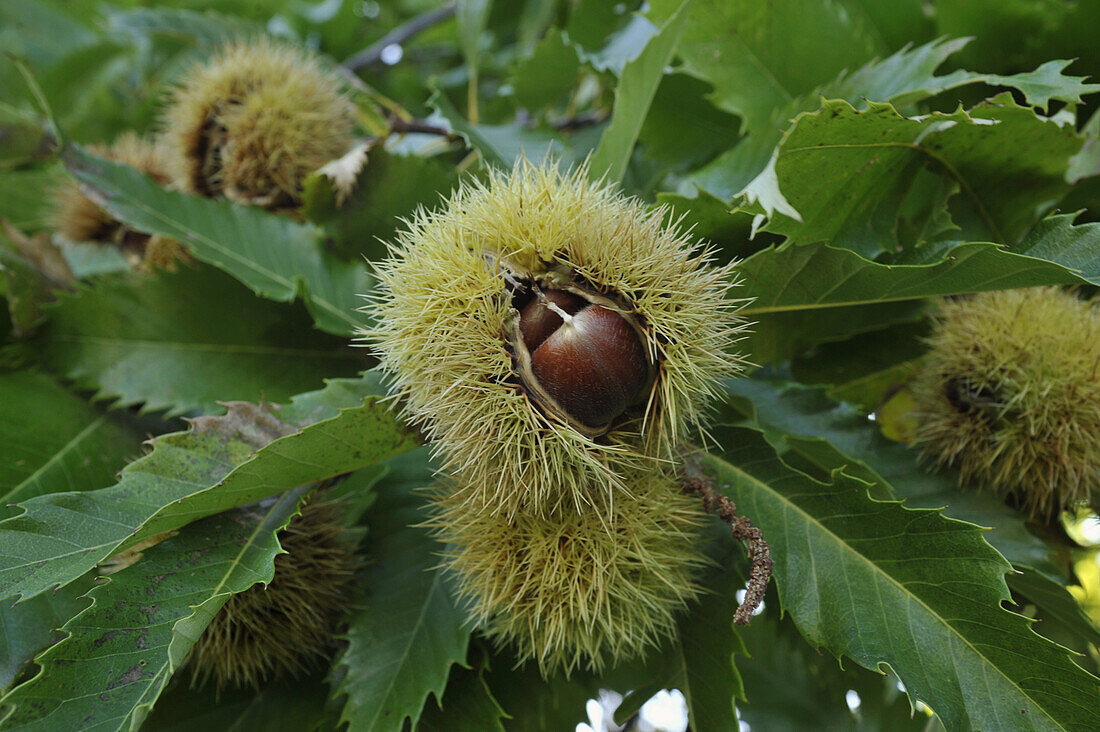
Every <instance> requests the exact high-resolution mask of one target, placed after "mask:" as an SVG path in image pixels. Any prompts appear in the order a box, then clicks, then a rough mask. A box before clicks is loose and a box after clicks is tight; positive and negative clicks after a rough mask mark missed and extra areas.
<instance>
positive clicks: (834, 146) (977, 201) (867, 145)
mask: <svg viewBox="0 0 1100 732" xmlns="http://www.w3.org/2000/svg"><path fill="white" fill-rule="evenodd" d="M796 124H797V122H796ZM924 132H927V130H924ZM922 139H923V137H922ZM889 147H900V148H907V149H910V150H916V151H917V152H919V153H921V154H923V155H925V156H927V157H929V158H931V159H933V160H935V161H936V162H937V163H939V164H940V165H942V166H943V167H944V168H945V169H946V170H947V172H948V173H949V174H950V175H951V177H952V178H954V179H955V180H956V181H957V182H958V184H959V185H960V186H961V187H962V189H963V190H964V191H965V192H966V194H967V195H969V196H970V198H971V199H973V201H974V205H976V206H977V207H978V212H979V213H980V214H981V215H982V219H983V220H984V222H985V224H986V225H987V226H989V230H990V231H992V232H993V233H994V235H996V238H997V240H998V241H1004V235H1003V234H1002V233H1001V230H1000V228H999V227H998V226H997V224H996V222H994V221H993V218H992V217H991V216H990V214H989V211H988V209H987V208H986V206H985V202H984V201H982V199H981V198H979V197H978V193H977V192H976V191H975V190H974V189H973V188H972V187H971V186H970V183H969V182H968V181H967V180H966V179H965V178H964V177H963V176H962V174H961V173H959V171H958V170H956V169H955V166H953V165H952V164H951V163H949V162H948V161H947V160H946V159H945V158H944V157H943V156H941V155H937V154H936V153H934V152H932V151H931V150H929V149H927V148H925V147H923V146H922V145H918V144H917V143H913V142H861V143H859V144H854V143H829V144H824V145H817V146H815V147H792V148H784V149H783V152H784V153H785V154H791V155H793V154H794V153H801V152H814V151H815V150H845V149H848V150H867V149H873V148H889Z"/></svg>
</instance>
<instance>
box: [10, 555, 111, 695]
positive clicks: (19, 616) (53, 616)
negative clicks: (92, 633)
mask: <svg viewBox="0 0 1100 732" xmlns="http://www.w3.org/2000/svg"><path fill="white" fill-rule="evenodd" d="M93 579H94V578H93V577H92V576H91V574H88V575H86V576H84V577H82V578H81V579H79V580H77V581H76V582H71V583H69V584H68V585H66V586H65V587H62V588H61V589H60V590H58V591H57V592H51V593H48V594H45V595H39V596H38V597H35V598H33V599H31V600H28V601H27V602H21V603H19V604H18V605H12V604H11V603H8V602H3V603H0V690H6V689H8V688H9V687H10V686H11V685H12V681H14V680H15V679H16V678H18V677H19V676H20V675H21V674H23V673H26V672H27V671H29V667H28V664H30V662H31V660H32V659H33V658H34V657H35V656H37V655H38V653H39V652H41V651H42V650H44V649H46V648H47V647H49V646H51V645H53V644H54V643H56V642H57V641H59V640H61V639H62V638H64V637H65V634H64V633H62V632H60V631H59V630H58V629H59V628H60V627H61V626H62V625H64V624H65V622H66V621H67V620H68V619H69V618H71V617H73V616H74V615H76V614H77V613H78V612H80V611H81V610H83V609H84V608H85V607H87V605H88V600H87V599H86V597H85V596H84V593H86V592H87V591H88V590H89V589H90V588H91V586H92V580H93Z"/></svg>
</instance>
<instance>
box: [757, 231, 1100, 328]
mask: <svg viewBox="0 0 1100 732" xmlns="http://www.w3.org/2000/svg"><path fill="white" fill-rule="evenodd" d="M826 246H827V245H826ZM964 248H965V249H968V250H969V251H964V252H963V253H962V255H960V253H959V250H961V249H964ZM984 248H989V249H992V250H996V251H1000V252H1003V253H1004V254H1007V255H1010V256H1012V257H1013V258H1015V259H1017V260H1031V261H1034V262H1035V265H1034V266H1033V267H1032V269H1044V268H1045V267H1047V266H1054V267H1058V268H1060V269H1064V270H1065V271H1066V272H1068V273H1071V274H1075V275H1078V276H1079V277H1081V278H1082V279H1084V277H1083V276H1081V275H1080V274H1079V273H1080V270H1079V269H1074V268H1072V267H1070V266H1069V265H1067V264H1065V263H1062V262H1059V261H1055V260H1052V259H1039V258H1038V257H1034V256H1032V255H1031V254H1029V253H1026V252H1024V253H1021V252H1014V251H1009V250H1008V249H1005V248H1004V247H1001V246H1000V245H998V244H993V243H991V242H961V243H959V245H958V246H957V247H955V248H954V249H951V250H948V251H946V252H944V258H943V259H941V260H940V261H938V262H932V263H930V264H882V263H879V262H874V261H872V260H869V259H865V260H864V261H865V262H866V264H865V266H866V267H873V268H880V267H881V268H886V269H889V270H891V271H893V270H899V271H907V270H918V269H930V268H932V267H939V266H942V265H945V264H948V263H952V266H953V267H958V266H959V265H960V264H961V262H963V261H966V260H965V259H962V256H963V255H965V257H966V259H969V258H970V257H971V256H974V255H976V254H979V253H980V252H981V251H982V249H984ZM765 251H768V250H765ZM836 251H838V252H843V251H844V250H841V249H836ZM850 255H851V256H853V257H859V258H860V259H863V258H862V257H860V255H858V254H856V253H855V252H850ZM753 256H757V255H753ZM746 261H748V260H746ZM811 264H813V262H812V261H811V260H807V261H805V262H803V263H801V265H800V266H799V268H798V269H796V270H794V271H792V272H791V273H790V274H789V275H788V277H787V281H786V283H785V284H784V285H783V286H782V287H781V288H779V290H778V293H777V295H776V299H781V298H782V296H783V295H784V294H785V293H786V292H787V290H788V288H789V287H790V286H791V284H792V283H794V282H795V281H796V280H797V279H798V276H799V275H800V274H801V273H802V272H804V271H805V269H806V267H809V266H810V265H811ZM1027 271H1028V270H1026V269H1024V268H1023V267H1019V268H1017V269H1013V270H1010V271H1005V272H1003V273H1002V274H999V275H998V276H996V277H989V278H987V279H984V280H974V281H973V282H971V285H970V288H969V289H967V290H966V291H967V292H977V291H981V290H990V289H997V288H996V287H991V285H993V284H994V283H996V282H998V281H999V280H1003V279H1010V278H1013V277H1019V276H1020V275H1021V274H1022V273H1024V272H1027ZM855 274H857V273H854V272H853V273H852V275H850V276H854V275H855ZM1063 283H1065V281H1064V280H1060V281H1059V282H1058V283H1057V284H1063ZM919 284H921V283H915V285H919ZM1036 284H1043V283H1036ZM1045 284H1055V283H1045ZM1067 284H1068V283H1067ZM835 289H836V288H835V287H833V288H830V291H832V290H835ZM890 293H891V294H889V295H882V296H880V297H876V298H875V299H874V300H838V301H836V302H829V303H822V302H821V299H822V296H818V299H817V300H815V301H814V302H799V303H795V304H792V305H756V304H755V303H750V304H749V305H747V306H745V307H744V308H742V310H741V314H742V315H748V316H753V315H758V314H764V313H783V312H793V311H802V310H823V309H827V308H838V307H847V306H852V305H867V304H872V303H883V302H898V301H901V300H914V299H919V298H925V297H929V295H928V294H927V293H925V292H918V293H916V294H912V293H909V292H908V291H907V290H905V289H903V288H897V287H895V288H893V289H891V291H890ZM936 294H938V295H947V294H952V293H946V292H945V293H936Z"/></svg>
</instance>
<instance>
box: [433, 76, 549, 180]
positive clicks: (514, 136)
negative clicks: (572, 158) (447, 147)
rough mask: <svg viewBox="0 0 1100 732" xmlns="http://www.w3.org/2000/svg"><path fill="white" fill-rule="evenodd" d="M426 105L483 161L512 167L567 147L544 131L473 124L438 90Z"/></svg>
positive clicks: (507, 125)
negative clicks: (520, 162)
mask: <svg viewBox="0 0 1100 732" xmlns="http://www.w3.org/2000/svg"><path fill="white" fill-rule="evenodd" d="M428 104H429V105H431V106H432V108H434V109H435V111H436V112H437V113H438V114H439V115H441V116H442V117H443V118H444V119H445V120H447V122H448V124H450V127H451V129H452V130H454V131H455V132H456V133H457V134H459V135H462V137H463V138H464V139H465V140H466V142H467V143H468V144H469V145H470V147H472V148H474V149H475V150H478V151H479V152H480V153H481V154H482V156H483V157H484V158H485V162H487V163H489V164H490V165H495V166H497V167H504V168H511V167H512V164H513V163H514V162H515V161H516V160H519V159H521V158H524V157H526V158H529V159H531V160H541V159H542V158H543V157H545V156H546V155H547V154H549V155H559V156H560V155H563V154H564V153H565V152H566V151H567V148H566V147H565V144H564V143H563V142H562V141H561V139H560V138H559V137H558V136H557V135H555V134H553V133H551V132H548V131H546V130H542V129H529V128H527V127H525V126H524V125H522V124H520V123H518V122H513V123H510V124H502V125H485V124H480V125H479V124H474V123H472V122H470V121H468V120H466V119H464V118H463V117H462V115H460V114H459V113H458V110H456V109H455V108H454V105H453V104H451V100H450V99H448V98H447V95H446V94H444V93H443V92H441V91H439V90H438V89H437V90H435V92H434V93H433V94H432V97H431V99H429V100H428Z"/></svg>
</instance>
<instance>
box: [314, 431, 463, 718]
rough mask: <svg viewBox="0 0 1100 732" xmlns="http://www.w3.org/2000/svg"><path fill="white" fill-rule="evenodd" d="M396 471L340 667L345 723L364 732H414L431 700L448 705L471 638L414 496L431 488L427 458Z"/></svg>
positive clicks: (416, 456)
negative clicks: (405, 731) (450, 680)
mask: <svg viewBox="0 0 1100 732" xmlns="http://www.w3.org/2000/svg"><path fill="white" fill-rule="evenodd" d="M391 465H393V467H394V470H393V471H392V472H391V473H390V474H389V475H388V476H387V477H386V478H385V479H383V480H382V481H381V482H380V483H379V484H378V487H377V488H378V492H379V500H378V503H377V505H376V506H375V507H374V508H373V509H372V511H371V514H370V521H369V528H370V533H369V534H368V540H367V544H366V546H365V548H364V551H365V552H366V553H367V554H368V555H369V556H370V557H371V558H372V562H371V564H370V565H369V566H368V567H367V569H366V571H365V572H364V575H363V587H364V592H365V594H364V597H363V599H362V602H361V603H360V610H359V611H358V612H357V613H356V614H355V615H354V616H353V617H352V618H351V620H350V621H349V625H348V630H347V650H346V651H345V652H344V653H343V654H342V655H341V657H340V659H339V660H338V662H337V667H336V674H337V676H336V677H337V678H338V679H339V681H338V683H337V684H336V688H335V692H334V693H335V694H338V695H341V696H346V701H345V702H344V710H343V713H342V715H341V717H340V720H341V723H347V724H348V725H349V726H350V728H351V729H354V730H361V731H363V732H366V731H368V730H371V731H377V732H383V731H385V730H391V731H393V732H400V730H401V729H402V728H403V726H404V724H405V720H406V719H409V720H411V723H412V725H413V727H414V728H415V727H416V724H417V720H418V719H419V718H420V715H421V711H422V709H423V708H424V704H425V701H426V700H427V698H428V695H429V693H431V694H434V695H435V698H436V699H443V700H444V703H446V699H447V697H446V696H445V695H444V691H443V690H444V687H445V686H446V684H447V677H448V675H449V673H450V670H451V666H452V665H454V664H459V665H462V664H464V663H465V661H466V647H467V644H468V642H469V639H470V631H471V628H470V626H469V625H468V624H467V623H466V617H465V615H464V614H463V612H462V610H461V608H460V607H459V606H458V604H457V602H456V601H455V599H454V597H453V595H452V593H451V591H450V589H449V587H448V582H447V577H446V574H445V573H444V572H443V570H441V569H440V568H439V556H438V554H439V551H440V549H441V547H440V546H438V545H437V544H436V543H435V542H434V541H433V540H432V539H431V536H430V534H429V532H428V530H427V529H426V528H424V527H423V526H420V525H419V524H421V522H423V521H424V519H425V518H426V517H427V516H426V511H425V505H424V504H425V502H424V495H423V493H422V492H421V491H418V490H417V489H421V488H424V487H426V486H428V485H430V484H431V483H432V477H431V468H430V466H429V465H428V463H427V459H426V455H425V454H424V452H423V451H421V452H419V453H411V454H409V455H407V456H405V457H404V458H403V459H401V460H397V461H393V463H391Z"/></svg>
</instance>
